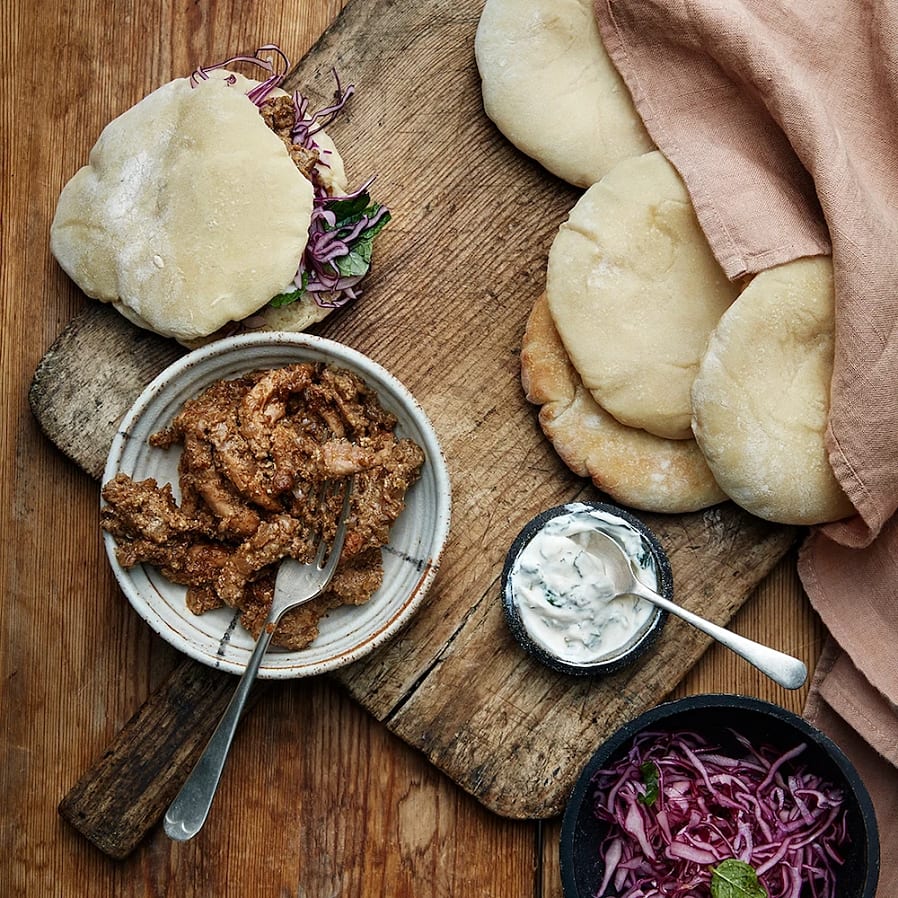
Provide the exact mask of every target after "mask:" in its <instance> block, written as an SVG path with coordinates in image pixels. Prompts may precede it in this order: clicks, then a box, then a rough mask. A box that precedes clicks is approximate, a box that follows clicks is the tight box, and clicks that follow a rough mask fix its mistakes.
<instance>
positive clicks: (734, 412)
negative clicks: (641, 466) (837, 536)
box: [692, 256, 852, 524]
mask: <svg viewBox="0 0 898 898" xmlns="http://www.w3.org/2000/svg"><path fill="white" fill-rule="evenodd" d="M834 304H835V300H834V291H833V275H832V260H831V259H830V258H829V257H823V256H820V257H815V258H806V259H798V260H796V261H794V262H789V263H786V264H785V265H780V266H778V267H777V268H772V269H770V270H769V271H764V272H762V273H761V274H758V275H757V276H756V277H755V278H754V280H753V281H752V282H751V284H749V286H748V287H746V288H745V290H744V291H743V293H742V294H741V295H740V296H739V298H738V299H737V300H736V302H735V303H733V305H732V307H731V308H730V309H729V310H728V311H727V312H725V313H724V315H723V317H722V318H721V320H720V323H719V324H718V326H717V328H716V330H715V332H714V334H713V335H712V337H711V341H710V343H709V345H708V349H707V352H706V353H705V356H704V358H703V360H702V363H701V367H700V368H699V371H698V375H697V376H696V378H695V382H694V384H693V388H692V404H693V409H694V420H693V430H694V431H695V436H696V439H697V441H698V444H699V446H700V447H701V449H702V452H703V453H704V455H705V457H706V458H707V460H708V464H709V466H710V468H711V470H712V471H713V472H714V475H715V477H716V478H717V481H718V483H720V485H721V486H722V487H723V489H724V490H725V491H726V492H727V494H728V495H729V496H730V497H731V498H732V499H733V500H734V501H735V502H736V503H737V504H739V505H741V506H742V507H743V508H745V509H746V510H748V511H750V512H751V513H752V514H755V515H757V516H758V517H761V518H765V519H767V520H771V521H778V522H781V523H784V524H820V523H823V522H825V521H832V520H837V519H838V518H842V517H845V516H847V515H849V514H851V513H852V506H851V503H850V502H849V501H848V499H847V497H846V496H845V494H844V493H843V492H842V489H841V488H840V487H839V485H838V483H837V481H836V478H835V476H834V474H833V472H832V468H831V467H830V465H829V461H828V458H827V453H826V447H825V445H824V432H825V430H826V424H827V418H828V415H829V389H830V381H831V380H832V368H833V320H834V318H833V313H834Z"/></svg>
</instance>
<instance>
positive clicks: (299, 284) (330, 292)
mask: <svg viewBox="0 0 898 898" xmlns="http://www.w3.org/2000/svg"><path fill="white" fill-rule="evenodd" d="M263 54H270V55H271V56H272V57H273V59H272V58H269V57H268V56H266V55H263ZM234 63H249V64H253V65H256V66H259V67H260V68H262V69H263V70H264V71H266V72H269V73H270V74H269V76H268V77H267V78H265V80H264V81H261V82H259V83H258V84H257V85H255V86H254V87H253V88H252V89H251V90H250V91H248V92H247V97H248V98H249V99H250V100H251V101H252V102H253V103H255V105H256V106H259V107H261V106H262V105H263V104H264V103H265V101H266V100H267V99H268V97H269V96H270V94H271V92H272V91H273V90H274V89H275V88H277V87H280V86H281V83H282V82H283V80H284V78H285V76H286V74H287V72H288V71H289V69H290V61H289V59H288V58H287V56H286V55H285V54H284V53H283V51H282V50H281V49H280V48H279V47H277V46H275V45H274V44H266V45H264V46H262V47H259V48H258V49H257V50H256V51H255V53H254V54H252V55H250V56H245V55H244V56H232V57H231V58H230V59H226V60H224V61H223V62H219V63H216V64H214V65H209V66H202V67H200V68H197V69H196V70H195V71H194V72H193V74H192V75H191V76H190V83H191V84H192V85H194V86H195V85H196V84H197V83H198V82H199V81H201V80H205V79H207V78H208V77H209V72H211V71H214V70H216V69H223V68H227V66H229V65H232V64H234ZM275 63H277V66H276V65H275ZM334 79H335V80H336V89H335V91H334V100H333V102H332V103H331V104H330V105H328V106H326V107H324V108H323V109H319V110H317V111H316V112H310V111H309V99H308V98H307V97H305V96H303V95H302V94H301V93H300V92H299V91H294V93H293V109H294V124H293V128H292V130H291V133H290V139H291V141H292V142H293V144H294V145H298V146H301V147H304V148H305V149H307V150H313V151H315V152H317V153H318V154H319V163H318V164H319V165H324V166H326V165H327V155H328V154H329V152H330V151H329V150H327V149H323V148H322V147H321V146H319V144H318V143H317V142H316V141H315V135H316V134H318V132H319V131H321V130H323V129H324V128H326V127H327V126H328V125H330V124H331V122H333V121H334V119H335V118H337V116H338V115H339V114H340V113H341V112H342V111H343V109H344V107H345V106H346V103H347V101H348V100H349V98H350V97H351V96H352V95H353V94H354V93H355V87H354V86H353V85H349V86H348V87H347V88H346V89H345V90H344V89H343V87H342V86H341V84H340V79H339V76H338V75H337V73H336V71H335V72H334ZM225 80H226V81H227V82H228V83H230V84H234V83H236V79H235V78H234V77H233V75H231V76H230V77H229V78H227V79H225ZM373 180H374V179H373V178H371V179H369V180H368V181H367V182H365V183H364V184H363V185H362V186H361V187H360V188H359V189H358V190H355V191H353V192H352V193H350V194H346V195H343V196H331V195H330V194H329V193H328V191H327V189H326V188H325V186H324V184H323V183H322V182H321V180H320V179H318V178H312V179H311V183H312V186H313V188H314V191H315V194H314V206H313V209H312V218H311V223H310V225H309V240H308V243H307V244H306V248H305V250H304V252H303V255H302V259H300V262H299V266H298V267H297V270H296V277H295V278H294V283H293V285H294V287H295V289H294V290H288V291H286V292H284V293H280V294H278V295H277V296H275V297H274V298H273V299H272V300H271V305H273V306H274V307H276V308H279V307H281V306H286V305H289V304H290V303H293V302H295V301H296V300H298V299H300V298H301V297H302V296H303V295H305V294H306V293H308V294H309V295H310V296H311V297H312V298H313V299H314V300H315V302H316V303H317V304H318V305H319V306H322V307H324V308H339V307H340V306H343V305H345V304H346V303H347V302H349V301H350V300H352V299H356V298H357V297H358V296H359V295H360V294H361V290H360V289H359V286H358V285H359V282H360V281H361V280H362V278H363V277H364V276H365V275H366V274H367V273H368V271H369V270H370V268H371V255H372V250H373V244H374V238H375V237H376V236H377V234H378V233H379V232H380V231H381V230H382V229H383V228H384V227H385V226H386V224H387V222H389V220H390V212H389V210H388V209H387V207H386V206H384V205H383V204H381V203H377V202H373V201H372V200H371V197H370V194H369V192H368V189H369V188H370V186H371V184H372V182H373Z"/></svg>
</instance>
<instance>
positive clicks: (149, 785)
mask: <svg viewBox="0 0 898 898" xmlns="http://www.w3.org/2000/svg"><path fill="white" fill-rule="evenodd" d="M235 685H236V679H235V678H234V677H233V676H231V675H230V674H227V673H223V672H222V671H218V670H213V669H212V668H209V667H206V666H204V665H202V664H199V663H197V662H195V661H190V660H187V661H183V662H181V663H180V664H179V665H178V666H177V667H176V668H175V669H174V670H173V671H172V673H171V674H170V675H169V676H168V678H167V679H166V680H165V682H164V683H163V684H162V686H160V687H159V688H158V689H157V690H156V691H155V692H154V693H153V694H152V695H151V696H150V697H149V698H148V699H147V701H146V702H145V703H144V704H143V706H142V707H141V708H140V709H139V710H138V711H137V713H136V714H135V715H134V716H133V717H132V718H131V719H130V720H129V721H128V723H126V724H125V726H124V727H123V729H122V730H121V731H120V732H119V733H118V735H117V736H116V737H115V739H114V740H113V742H112V744H111V745H110V746H109V748H108V749H107V750H106V751H105V752H104V753H103V755H102V756H101V757H100V758H99V759H98V760H97V761H96V763H94V764H93V766H92V767H91V768H90V769H89V770H87V772H86V773H85V774H84V775H83V776H82V777H81V779H80V780H78V782H77V783H76V784H75V786H73V787H72V789H71V790H70V791H69V792H68V794H67V795H66V796H65V797H64V798H63V799H62V801H61V802H60V804H59V813H60V814H61V815H62V817H63V818H64V819H65V820H66V821H68V822H69V823H70V824H71V825H72V826H73V827H75V829H76V830H78V832H80V833H81V834H82V835H83V836H85V837H86V838H87V839H88V840H90V841H91V842H92V843H93V844H94V845H96V846H97V848H99V849H100V850H101V851H102V852H104V853H105V854H108V855H109V856H110V857H113V858H117V859H122V858H125V857H127V856H128V855H129V854H130V853H131V852H132V851H133V850H134V849H135V848H136V846H137V845H138V843H139V842H140V841H141V839H143V837H144V836H145V835H147V833H149V831H150V830H151V829H152V828H153V827H154V826H155V825H156V823H157V822H158V821H159V820H160V818H161V817H162V815H163V813H164V812H165V809H166V808H167V807H168V805H169V804H170V802H171V801H172V799H173V798H174V797H175V795H176V794H177V792H178V790H179V789H180V788H181V785H182V784H183V782H184V780H185V779H186V778H187V774H188V773H189V771H190V769H191V768H192V766H193V764H194V762H195V760H196V758H197V757H198V756H199V753H200V752H201V751H202V749H203V747H204V746H205V744H206V742H207V741H208V739H209V737H210V736H211V734H212V730H213V729H214V728H215V724H216V723H217V722H218V719H219V717H220V716H221V714H222V712H223V711H224V709H225V706H226V705H227V703H228V701H229V699H230V697H231V693H232V692H233V691H234V687H235ZM265 688H266V684H265V683H264V681H263V682H260V683H257V684H256V686H255V687H254V689H253V694H252V695H251V697H250V701H251V702H255V701H257V700H258V698H259V695H260V694H261V692H262V691H264V689H265Z"/></svg>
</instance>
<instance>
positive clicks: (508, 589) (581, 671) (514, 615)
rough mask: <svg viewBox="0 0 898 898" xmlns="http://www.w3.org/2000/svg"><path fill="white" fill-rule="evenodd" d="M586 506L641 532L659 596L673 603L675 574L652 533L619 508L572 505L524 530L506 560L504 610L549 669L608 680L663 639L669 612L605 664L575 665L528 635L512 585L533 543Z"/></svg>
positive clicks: (522, 642)
mask: <svg viewBox="0 0 898 898" xmlns="http://www.w3.org/2000/svg"><path fill="white" fill-rule="evenodd" d="M582 505H585V506H587V507H588V508H590V509H595V510H598V511H601V512H604V513H605V514H609V515H614V516H615V517H617V518H620V519H621V520H622V521H624V522H625V523H627V524H629V525H630V526H631V527H632V528H633V529H634V530H637V531H638V532H639V534H640V536H641V537H642V543H643V546H644V547H645V548H646V549H647V550H648V551H649V552H650V553H651V555H652V559H653V561H654V563H655V574H656V577H657V580H658V592H659V593H660V594H661V595H663V596H664V597H665V598H667V599H670V600H671V601H673V574H672V572H671V569H670V561H669V559H668V557H667V554H666V553H665V551H664V549H662V548H661V543H659V542H658V539H657V537H656V536H655V534H654V533H652V531H651V530H649V528H648V527H647V526H646V525H645V524H644V523H643V522H642V521H640V520H639V518H636V517H634V516H633V515H632V514H630V512H628V511H626V510H625V509H623V508H619V507H618V506H616V505H608V504H606V503H603V502H579V501H578V502H569V503H568V504H567V505H557V506H555V507H554V508H549V509H547V510H546V511H543V512H541V513H540V514H538V515H536V517H534V518H533V519H532V520H530V521H529V522H528V523H527V524H526V525H525V527H524V529H523V530H521V532H520V533H519V534H518V535H517V537H516V538H515V540H514V542H512V544H511V548H510V549H509V550H508V554H507V555H506V556H505V564H504V566H503V568H502V608H503V610H504V612H505V620H506V623H507V624H508V628H509V630H511V634H512V636H514V638H515V639H516V640H517V642H518V644H519V645H520V646H521V647H522V648H523V649H524V650H525V651H526V652H528V653H530V654H531V655H533V657H535V658H537V659H538V660H539V661H541V662H542V663H543V664H545V665H546V666H547V667H549V668H551V669H552V670H554V671H557V672H558V673H564V674H573V675H574V676H607V675H608V674H613V673H616V672H617V671H619V670H620V669H621V668H623V667H625V666H626V665H628V664H632V663H633V662H634V661H635V660H636V659H637V658H639V657H641V656H642V655H643V654H645V652H646V651H647V650H648V649H649V647H650V646H651V645H653V644H654V642H655V641H656V640H657V639H658V637H659V636H660V635H661V631H662V630H663V629H664V624H665V622H666V621H667V612H666V611H664V610H662V609H661V608H655V610H654V612H653V613H652V617H651V618H650V620H649V623H648V624H647V625H646V626H645V627H644V628H643V629H642V631H641V632H640V633H639V634H638V635H637V636H636V637H635V638H634V639H632V640H630V642H629V643H627V644H626V645H625V646H622V647H621V648H620V649H619V650H617V651H615V652H611V653H609V654H608V655H605V656H604V657H603V658H602V659H601V660H599V661H594V662H592V663H590V664H573V663H571V662H569V661H565V660H564V659H562V658H558V657H557V656H555V655H553V654H551V653H550V652H548V651H547V650H546V649H544V648H543V647H542V646H541V645H538V644H537V643H536V642H534V641H533V640H532V639H531V638H530V635H529V634H528V632H527V629H526V628H525V626H524V623H523V621H522V620H521V617H520V614H519V613H518V607H517V603H516V602H515V599H514V591H513V588H512V582H511V571H512V568H513V567H514V563H515V561H516V560H517V557H518V555H520V554H521V552H522V551H523V549H524V547H525V546H526V545H527V543H529V542H530V540H531V539H533V537H534V536H535V535H536V534H537V533H538V532H539V531H540V530H541V529H542V528H543V527H544V526H545V525H546V524H547V523H548V522H549V521H550V520H551V519H552V518H557V517H559V516H561V515H565V514H568V513H570V512H571V511H572V510H573V509H574V508H576V507H577V506H582Z"/></svg>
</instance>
